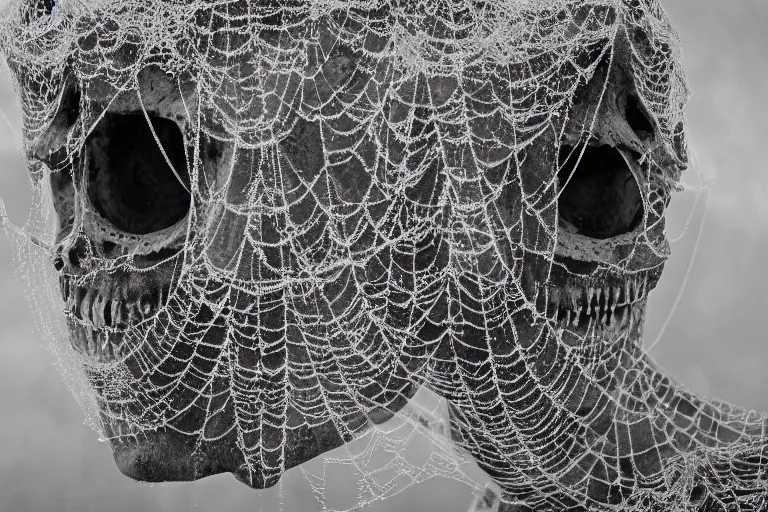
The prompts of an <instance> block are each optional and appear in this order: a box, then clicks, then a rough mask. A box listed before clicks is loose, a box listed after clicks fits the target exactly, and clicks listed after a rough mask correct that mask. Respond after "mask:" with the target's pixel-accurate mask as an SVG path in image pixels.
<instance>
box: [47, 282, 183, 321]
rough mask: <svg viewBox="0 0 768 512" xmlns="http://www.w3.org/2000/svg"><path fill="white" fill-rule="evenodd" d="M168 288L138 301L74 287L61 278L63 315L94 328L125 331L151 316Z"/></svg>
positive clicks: (163, 298) (161, 305)
mask: <svg viewBox="0 0 768 512" xmlns="http://www.w3.org/2000/svg"><path fill="white" fill-rule="evenodd" d="M168 291H169V289H168V288H163V289H162V292H161V291H155V292H154V293H148V294H147V295H144V296H143V297H140V298H139V299H138V300H133V301H131V300H128V299H127V298H125V296H124V294H121V295H123V296H117V295H115V294H109V293H103V292H102V291H101V290H99V289H97V288H83V287H80V286H74V285H72V284H71V283H70V280H69V279H67V278H64V277H62V279H61V294H62V297H63V298H64V302H65V308H64V309H65V312H66V313H67V314H71V315H72V316H74V317H75V318H76V319H78V320H80V321H81V322H82V323H83V324H85V325H86V326H88V327H91V328H93V329H103V328H105V327H114V328H125V327H127V326H130V325H135V324H138V323H139V322H141V321H142V320H146V319H147V318H150V317H152V316H154V315H155V314H156V313H157V312H158V311H159V310H160V309H161V308H162V307H163V305H164V304H165V303H166V302H167V299H168Z"/></svg>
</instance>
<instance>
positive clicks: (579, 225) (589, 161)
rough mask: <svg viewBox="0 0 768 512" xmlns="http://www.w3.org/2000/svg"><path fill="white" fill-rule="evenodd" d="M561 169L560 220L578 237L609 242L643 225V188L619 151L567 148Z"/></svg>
mask: <svg viewBox="0 0 768 512" xmlns="http://www.w3.org/2000/svg"><path fill="white" fill-rule="evenodd" d="M582 149H584V154H583V155H581V152H582ZM559 166H560V170H559V172H558V176H557V177H558V183H559V187H560V195H559V197H558V202H557V204H558V212H559V215H560V220H561V221H564V222H565V223H567V224H568V225H570V226H572V227H573V228H575V229H576V230H577V232H578V233H579V234H581V235H584V236H587V237H590V238H596V239H607V238H612V237H614V236H618V235H622V234H625V233H629V232H631V231H633V230H634V229H635V228H636V227H637V226H638V225H639V224H640V223H641V222H642V219H643V215H644V208H643V200H642V196H641V193H640V188H639V186H638V184H637V181H636V180H635V177H634V175H633V174H632V171H631V170H630V169H629V166H628V165H627V163H626V161H625V160H624V157H622V156H621V153H620V152H619V151H618V150H617V149H616V148H613V147H611V146H608V145H604V146H587V147H586V148H583V146H582V147H577V148H574V147H573V146H568V145H564V146H563V147H562V148H561V149H560V159H559Z"/></svg>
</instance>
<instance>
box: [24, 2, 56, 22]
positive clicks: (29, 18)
mask: <svg viewBox="0 0 768 512" xmlns="http://www.w3.org/2000/svg"><path fill="white" fill-rule="evenodd" d="M56 2H57V0H36V1H34V2H32V3H31V4H26V8H24V7H22V9H23V11H22V12H23V16H22V18H23V20H24V23H25V24H30V23H32V22H33V21H35V20H36V19H39V18H41V17H43V16H50V15H51V13H52V12H53V8H54V6H55V5H56Z"/></svg>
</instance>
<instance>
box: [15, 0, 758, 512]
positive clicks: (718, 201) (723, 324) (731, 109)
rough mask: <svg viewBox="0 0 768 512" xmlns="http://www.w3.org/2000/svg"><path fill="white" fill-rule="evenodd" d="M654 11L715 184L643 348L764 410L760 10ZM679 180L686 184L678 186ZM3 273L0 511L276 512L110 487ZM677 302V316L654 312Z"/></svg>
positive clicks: (678, 227)
mask: <svg viewBox="0 0 768 512" xmlns="http://www.w3.org/2000/svg"><path fill="white" fill-rule="evenodd" d="M665 6H666V7H667V9H668V11H669V12H670V15H671V16H672V18H673V21H674V22H675V24H676V25H677V27H678V29H679V31H680V35H681V38H682V40H683V43H684V49H685V67H686V70H687V73H688V77H689V83H690V87H691V90H692V97H691V102H690V107H689V111H688V115H689V119H690V135H691V140H692V146H693V147H694V149H695V150H696V153H697V159H698V169H699V172H700V173H701V174H702V175H703V176H704V177H706V178H709V177H713V178H715V182H714V185H713V187H712V193H711V198H710V201H709V208H708V209H707V214H706V220H705V221H704V222H703V227H702V212H703V208H699V209H698V210H695V211H694V217H693V221H692V223H691V227H690V228H689V229H688V230H685V229H684V225H685V221H686V220H687V218H688V215H689V213H690V212H691V210H692V208H691V206H692V204H693V202H694V201H693V200H694V198H695V194H694V193H691V192H687V193H683V194H681V195H680V196H679V197H677V198H676V199H675V201H674V203H673V206H672V210H671V212H670V224H669V232H670V236H671V238H673V239H678V238H679V239H678V240H676V241H675V242H673V245H672V247H673V257H672V258H671V260H670V262H669V264H668V266H667V270H666V272H665V274H664V278H663V279H662V282H661V283H660V285H659V287H658V288H657V289H656V290H655V291H654V292H653V293H652V295H651V301H650V307H649V312H648V318H647V328H646V337H645V339H646V341H645V343H646V346H651V345H653V349H652V351H651V353H652V354H653V355H654V357H655V358H656V359H657V360H658V361H659V363H660V364H661V365H662V366H664V367H665V368H667V369H668V371H669V372H670V373H671V374H672V375H673V376H675V377H676V378H677V379H679V380H681V381H682V382H684V383H686V384H687V385H689V386H690V387H692V388H693V389H695V390H697V391H699V392H701V393H705V394H709V395H714V396H718V397H720V398H723V399H725V400H728V401H732V402H735V403H737V404H739V405H742V406H746V407H752V408H756V409H761V410H767V411H768V396H767V395H766V393H765V391H764V390H765V387H766V371H765V369H764V361H765V360H766V358H768V343H765V342H764V338H765V335H764V332H765V324H766V323H768V300H766V296H767V294H766V291H765V287H766V286H768V275H767V273H768V271H766V269H764V268H763V265H764V261H765V254H766V252H768V229H766V227H768V172H766V165H765V162H764V161H763V155H762V152H763V151H766V147H767V146H768V129H766V127H765V122H766V120H768V110H767V109H768V106H767V103H766V99H765V92H764V88H765V87H766V84H768V62H767V61H766V60H767V59H768V57H766V50H767V49H768V47H766V44H767V42H768V35H767V34H766V32H767V31H768V29H767V28H766V27H768V2H765V0H720V1H716V0H675V1H673V0H668V1H667V2H665ZM0 109H1V110H2V112H3V113H4V114H6V115H7V117H8V121H9V122H8V123H5V122H0V162H1V163H2V171H0V198H2V199H3V200H4V201H5V203H6V206H7V207H8V211H9V214H10V217H11V219H12V220H13V221H15V222H16V223H22V222H23V221H24V220H25V219H26V214H27V208H28V205H29V192H28V189H29V187H28V183H27V181H26V177H25V174H24V169H23V163H22V159H21V157H20V156H19V154H18V153H17V151H16V149H15V148H16V147H18V145H19V143H20V141H19V134H18V129H17V127H18V126H19V119H18V113H17V109H16V107H15V104H14V100H13V95H12V91H11V89H10V87H9V85H8V83H7V79H5V78H4V80H3V82H2V83H0ZM0 121H3V120H2V118H0ZM686 181H688V182H690V183H694V184H695V183H696V182H697V181H698V179H697V178H696V177H695V176H694V174H693V173H690V172H689V173H688V176H686ZM700 228H701V229H700ZM699 234H700V235H701V237H700V244H699V247H698V251H694V248H695V246H696V240H697V237H698V236H699ZM694 256H695V257H694ZM12 266H13V262H12V260H11V250H10V246H9V243H8V241H7V239H5V237H2V236H1V235H0V290H2V293H0V411H2V413H1V414H2V421H0V512H24V511H35V512H47V511H77V512H86V511H94V512H107V511H134V510H135V511H154V510H158V511H176V510H188V509H193V508H195V509H197V510H203V511H207V510H215V511H229V510H238V511H251V510H267V511H271V510H276V509H277V507H278V506H279V500H280V495H279V494H278V493H275V492H272V493H267V495H264V494H260V493H257V492H255V491H251V490H249V489H248V488H246V487H245V486H243V485H241V484H239V483H237V482H236V481H235V480H234V479H233V478H232V477H231V476H229V475H218V476H215V477H211V478H207V479H204V480H203V481H200V482H196V483H193V484H163V485H154V486H150V485H146V484H138V483H135V482H132V481H130V480H128V479H127V478H125V477H123V476H121V475H120V473H119V472H118V471H117V469H116V467H115V466H114V464H113V462H112V458H111V454H110V451H109V449H108V447H107V446H106V445H104V444H102V443H99V442H98V440H97V436H96V434H94V432H93V431H91V430H90V429H89V428H88V427H86V426H85V425H83V417H82V415H81V412H80V410H79V408H78V406H77V404H76V403H75V401H74V399H73V398H72V397H71V396H70V395H69V394H68V392H67V391H66V388H65V387H64V386H63V385H62V384H61V381H60V378H59V376H58V375H57V373H56V371H55V370H54V368H53V366H52V361H51V357H50V356H49V354H48V352H46V350H45V347H44V346H43V344H42V343H41V342H40V341H39V340H37V339H36V338H35V336H34V334H33V332H32V317H31V313H30V312H29V310H28V307H27V303H26V300H25V298H24V291H23V290H24V289H23V284H22V283H21V282H19V281H18V279H17V278H16V277H15V276H14V275H13V272H12ZM689 266H690V276H689V278H688V282H687V285H686V286H683V282H684V277H685V274H686V272H687V271H688V269H689ZM678 295H680V301H679V306H678V307H677V309H676V310H675V311H674V312H673V313H670V310H671V308H672V306H673V304H674V303H675V301H676V299H677V298H678ZM670 314H671V318H669V323H668V325H667V326H666V329H664V330H663V331H662V327H663V325H664V324H665V323H666V322H667V319H668V317H670ZM349 493H351V495H352V496H354V495H355V494H356V490H355V489H354V488H351V489H349ZM281 494H282V496H283V500H284V507H285V509H286V510H288V511H293V510H297V511H302V512H303V511H310V510H319V509H320V505H319V504H317V503H315V502H313V501H312V497H311V495H310V494H309V493H308V492H307V487H306V484H305V483H304V481H303V479H302V477H301V476H300V475H297V474H294V475H290V474H289V475H288V476H287V477H286V478H285V479H284V483H283V486H282V492H281ZM470 499H471V489H470V488H469V487H467V486H464V485H463V484H458V483H455V482H452V481H449V480H443V479H433V480H432V481H429V482H427V483H423V484H420V485H418V486H414V487H412V488H410V489H408V490H407V491H405V492H403V493H401V494H400V495H398V496H396V497H394V498H392V499H390V500H387V501H385V502H383V503H378V504H374V505H373V506H372V507H370V508H368V509H366V510H378V511H383V510H413V511H416V510H440V511H445V512H448V511H464V510H466V507H467V505H468V503H469V501H470Z"/></svg>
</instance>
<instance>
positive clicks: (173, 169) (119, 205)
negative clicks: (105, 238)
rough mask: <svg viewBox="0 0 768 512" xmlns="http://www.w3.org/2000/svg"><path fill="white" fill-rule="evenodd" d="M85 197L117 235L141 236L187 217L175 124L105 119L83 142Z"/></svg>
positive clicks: (135, 117) (139, 117)
mask: <svg viewBox="0 0 768 512" xmlns="http://www.w3.org/2000/svg"><path fill="white" fill-rule="evenodd" d="M86 146H87V151H88V162H89V164H88V176H89V181H88V195H89V197H90V199H91V202H92V203H93V205H94V207H95V208H96V209H97V210H98V212H99V213H100V214H101V215H103V216H104V218H106V219H107V220H108V221H109V222H111V223H112V224H113V225H114V226H115V227H117V228H118V229H120V230H122V231H125V232H128V233H133V234H138V235H143V234H148V233H154V232H156V231H160V230H163V229H165V228H168V227H170V226H172V225H174V224H175V223H177V222H178V221H179V220H181V219H182V218H184V216H185V215H186V214H187V212H188V211H189V207H190V201H191V197H190V194H189V192H188V190H189V188H190V186H189V173H188V171H187V163H186V158H185V149H184V139H183V136H182V134H181V130H179V128H178V126H177V125H176V123H175V122H173V121H171V120H170V119H165V118H163V117H159V116H154V115H149V121H148V120H147V117H146V116H145V115H144V114H143V113H136V114H107V115H105V116H104V117H103V118H102V120H101V121H100V122H99V124H98V125H97V126H96V128H95V130H94V131H93V132H92V133H91V135H90V136H89V137H88V139H87V141H86Z"/></svg>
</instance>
